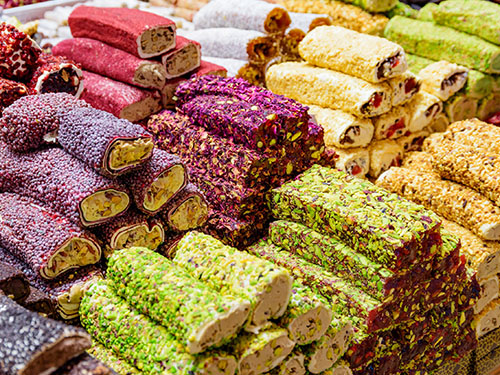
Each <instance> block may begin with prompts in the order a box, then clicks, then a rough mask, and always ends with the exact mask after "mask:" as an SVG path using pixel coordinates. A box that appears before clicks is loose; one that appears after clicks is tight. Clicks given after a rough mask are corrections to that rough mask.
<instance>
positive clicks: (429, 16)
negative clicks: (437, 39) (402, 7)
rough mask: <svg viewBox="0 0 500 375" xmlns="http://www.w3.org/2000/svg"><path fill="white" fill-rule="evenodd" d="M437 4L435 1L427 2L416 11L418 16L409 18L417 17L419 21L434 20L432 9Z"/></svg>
mask: <svg viewBox="0 0 500 375" xmlns="http://www.w3.org/2000/svg"><path fill="white" fill-rule="evenodd" d="M437 6H438V5H437V4H436V3H427V4H425V5H424V6H423V7H422V8H420V10H419V11H418V17H410V18H417V19H419V20H420V21H429V22H434V14H433V12H434V9H435V8H437ZM401 16H404V14H401ZM405 17H407V16H405Z"/></svg>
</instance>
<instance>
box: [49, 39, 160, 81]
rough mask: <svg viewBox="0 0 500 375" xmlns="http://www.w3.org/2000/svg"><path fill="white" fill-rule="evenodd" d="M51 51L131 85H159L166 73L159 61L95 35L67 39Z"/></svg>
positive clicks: (83, 66)
mask: <svg viewBox="0 0 500 375" xmlns="http://www.w3.org/2000/svg"><path fill="white" fill-rule="evenodd" d="M52 53H53V54H54V55H56V56H64V57H66V58H68V59H71V60H73V61H75V62H77V63H78V64H79V65H80V66H81V67H82V68H83V69H85V70H88V71H91V72H94V73H97V74H100V75H102V76H105V77H109V78H112V79H115V80H117V81H120V82H125V83H128V84H130V85H134V86H139V87H144V88H156V89H161V88H162V87H163V86H164V84H165V79H166V76H167V73H166V71H165V68H164V67H163V66H162V64H161V63H160V62H158V61H153V60H144V59H141V58H139V57H137V56H134V55H132V54H130V53H127V52H125V51H122V50H121V49H118V48H115V47H112V46H110V45H108V44H106V43H103V42H101V41H99V40H95V39H88V38H73V39H66V40H63V41H62V42H59V43H58V44H57V45H56V46H54V47H53V48H52ZM110 61H112V62H113V63H112V64H110Z"/></svg>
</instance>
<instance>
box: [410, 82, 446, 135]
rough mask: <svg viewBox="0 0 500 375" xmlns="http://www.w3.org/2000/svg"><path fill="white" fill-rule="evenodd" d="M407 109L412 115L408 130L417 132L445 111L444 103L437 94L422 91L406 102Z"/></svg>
mask: <svg viewBox="0 0 500 375" xmlns="http://www.w3.org/2000/svg"><path fill="white" fill-rule="evenodd" d="M405 109H406V111H407V113H409V116H410V119H409V127H408V130H409V131H411V132H413V133H415V132H418V131H420V130H422V129H424V128H425V127H426V126H428V125H430V124H431V123H432V121H433V120H434V119H435V118H436V117H437V116H438V115H439V114H440V113H441V112H442V111H443V103H442V102H441V100H439V99H438V98H436V97H435V96H433V95H431V94H428V93H426V92H422V91H420V92H419V93H418V94H417V95H415V96H414V97H413V98H412V99H411V100H410V101H409V102H408V103H406V104H405Z"/></svg>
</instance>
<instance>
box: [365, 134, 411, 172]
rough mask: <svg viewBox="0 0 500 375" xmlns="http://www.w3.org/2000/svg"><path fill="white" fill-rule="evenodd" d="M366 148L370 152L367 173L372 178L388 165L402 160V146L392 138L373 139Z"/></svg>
mask: <svg viewBox="0 0 500 375" xmlns="http://www.w3.org/2000/svg"><path fill="white" fill-rule="evenodd" d="M368 149H369V152H370V171H369V172H368V173H369V175H370V176H371V177H373V178H377V177H378V176H379V175H380V174H381V173H382V172H384V171H386V170H388V169H389V168H390V167H397V166H399V165H401V161H402V160H403V148H402V147H401V146H400V145H399V144H398V143H397V142H396V141H393V140H389V139H387V140H382V141H375V142H373V143H372V144H371V145H370V147H369V148H368Z"/></svg>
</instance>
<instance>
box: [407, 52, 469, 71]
mask: <svg viewBox="0 0 500 375" xmlns="http://www.w3.org/2000/svg"><path fill="white" fill-rule="evenodd" d="M406 60H407V62H408V70H409V71H410V72H412V73H413V74H416V75H417V76H418V73H420V70H422V69H424V68H425V67H426V66H429V65H431V64H433V63H435V62H436V61H435V60H431V59H427V58H425V57H422V56H417V55H414V54H411V53H408V52H407V53H406ZM471 70H472V69H471Z"/></svg>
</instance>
